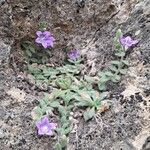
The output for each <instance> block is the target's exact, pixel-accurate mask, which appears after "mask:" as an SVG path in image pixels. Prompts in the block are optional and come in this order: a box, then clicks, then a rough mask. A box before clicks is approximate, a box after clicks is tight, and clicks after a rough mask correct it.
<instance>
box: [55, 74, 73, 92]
mask: <svg viewBox="0 0 150 150" xmlns="http://www.w3.org/2000/svg"><path fill="white" fill-rule="evenodd" d="M71 83H72V80H71V79H70V78H69V77H63V78H62V77H61V78H59V79H57V80H56V85H57V86H58V87H60V88H61V89H63V90H66V89H68V88H69V87H70V86H71Z"/></svg>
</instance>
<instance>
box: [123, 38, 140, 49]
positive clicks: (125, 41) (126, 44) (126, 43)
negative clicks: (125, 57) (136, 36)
mask: <svg viewBox="0 0 150 150" xmlns="http://www.w3.org/2000/svg"><path fill="white" fill-rule="evenodd" d="M138 42H139V41H138V40H133V39H132V38H131V37H130V36H127V37H124V36H122V37H121V38H120V43H121V44H122V45H123V46H124V47H127V48H129V47H132V46H135V45H136V44H137V43H138Z"/></svg>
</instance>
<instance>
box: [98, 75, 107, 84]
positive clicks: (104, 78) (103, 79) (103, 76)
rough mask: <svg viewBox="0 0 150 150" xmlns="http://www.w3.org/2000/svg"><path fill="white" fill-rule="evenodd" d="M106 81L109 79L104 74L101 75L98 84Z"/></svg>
mask: <svg viewBox="0 0 150 150" xmlns="http://www.w3.org/2000/svg"><path fill="white" fill-rule="evenodd" d="M107 81H109V77H108V76H106V74H103V75H102V76H101V78H100V79H99V82H101V83H106V82H107Z"/></svg>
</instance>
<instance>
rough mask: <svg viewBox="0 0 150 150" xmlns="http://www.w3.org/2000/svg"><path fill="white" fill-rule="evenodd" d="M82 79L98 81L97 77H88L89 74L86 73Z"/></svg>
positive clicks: (91, 81)
mask: <svg viewBox="0 0 150 150" xmlns="http://www.w3.org/2000/svg"><path fill="white" fill-rule="evenodd" d="M84 79H85V80H86V81H87V82H89V83H96V82H97V81H98V78H96V77H90V76H87V75H85V76H84Z"/></svg>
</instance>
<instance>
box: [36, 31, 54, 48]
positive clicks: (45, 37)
mask: <svg viewBox="0 0 150 150" xmlns="http://www.w3.org/2000/svg"><path fill="white" fill-rule="evenodd" d="M36 34H37V36H38V37H37V38H36V40H35V42H36V43H38V44H42V46H43V47H44V48H48V47H53V45H54V41H55V39H54V37H53V36H52V35H51V33H50V32H49V31H44V32H42V31H37V32H36Z"/></svg>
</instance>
